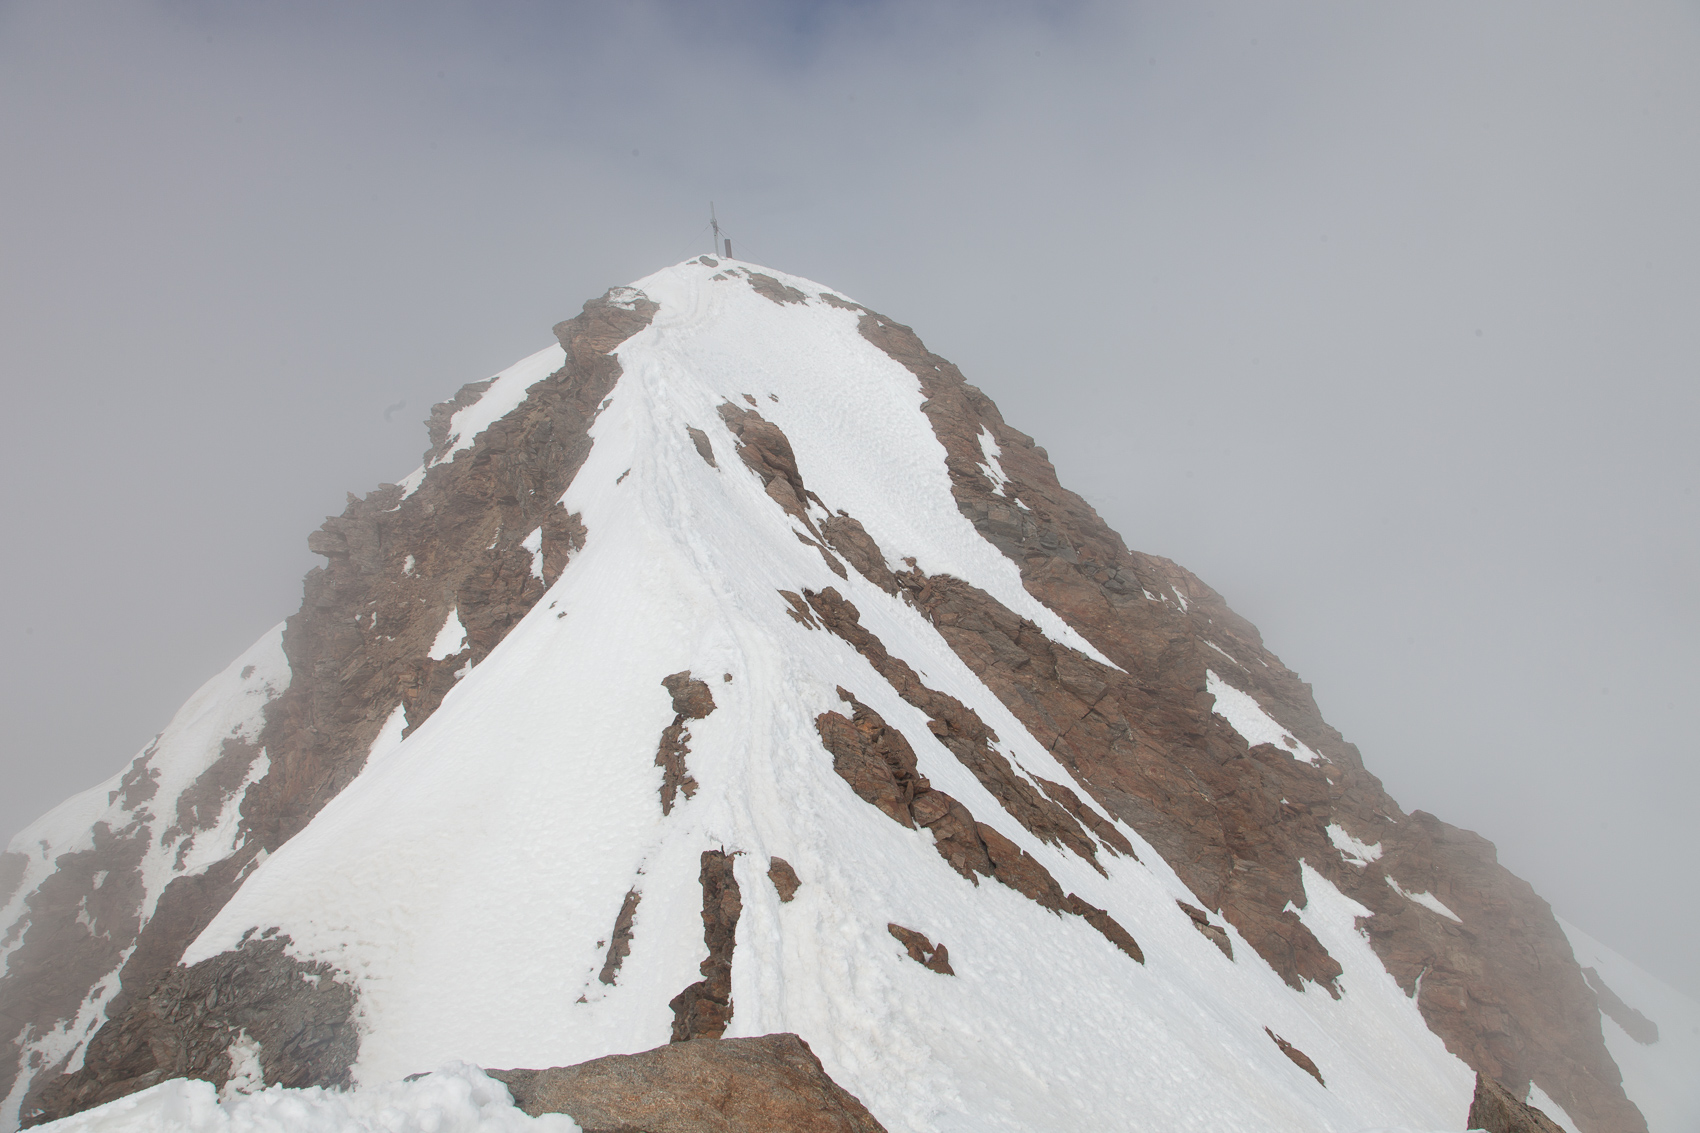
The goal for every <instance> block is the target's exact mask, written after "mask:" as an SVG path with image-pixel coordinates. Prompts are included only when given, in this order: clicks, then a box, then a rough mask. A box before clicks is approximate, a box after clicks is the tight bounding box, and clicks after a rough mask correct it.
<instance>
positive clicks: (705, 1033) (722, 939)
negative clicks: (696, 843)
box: [668, 850, 744, 1043]
mask: <svg viewBox="0 0 1700 1133" xmlns="http://www.w3.org/2000/svg"><path fill="white" fill-rule="evenodd" d="M701 880H702V939H703V943H704V944H706V945H708V959H706V960H704V961H703V962H702V964H701V965H700V967H699V970H700V971H701V972H702V979H700V980H698V981H697V982H696V983H694V984H692V985H691V986H690V987H687V988H686V989H685V990H684V991H681V992H680V993H679V994H678V995H676V996H674V997H673V1001H672V1002H671V1003H669V1004H668V1006H669V1007H671V1008H672V1009H673V1041H674V1042H676V1043H682V1042H685V1041H687V1040H689V1039H700V1038H711V1039H717V1038H719V1037H720V1036H721V1035H723V1034H725V1033H726V1025H727V1024H728V1023H730V1022H731V1021H732V946H733V944H734V943H736V941H737V936H738V917H739V915H740V914H742V912H743V911H744V902H743V900H742V897H741V895H740V893H739V891H738V879H737V878H736V877H735V876H734V875H733V872H732V855H730V854H727V853H725V852H723V851H720V850H704V851H703V855H702V873H701Z"/></svg>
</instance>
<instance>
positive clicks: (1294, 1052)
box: [1263, 1027, 1328, 1088]
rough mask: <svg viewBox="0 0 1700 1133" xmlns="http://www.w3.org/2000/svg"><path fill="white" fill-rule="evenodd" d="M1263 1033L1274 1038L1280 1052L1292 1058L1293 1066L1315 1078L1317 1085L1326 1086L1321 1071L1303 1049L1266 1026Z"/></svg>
mask: <svg viewBox="0 0 1700 1133" xmlns="http://www.w3.org/2000/svg"><path fill="white" fill-rule="evenodd" d="M1263 1033H1264V1034H1266V1035H1268V1036H1269V1037H1270V1038H1271V1039H1273V1040H1274V1042H1275V1045H1276V1046H1278V1047H1280V1048H1281V1053H1282V1054H1284V1055H1286V1056H1287V1057H1288V1058H1290V1059H1292V1060H1293V1065H1294V1066H1297V1067H1298V1068H1299V1069H1300V1070H1303V1071H1304V1072H1305V1073H1306V1074H1309V1075H1310V1076H1311V1077H1312V1078H1315V1079H1316V1084H1317V1085H1319V1086H1322V1087H1324V1088H1326V1087H1327V1086H1328V1083H1327V1082H1324V1081H1323V1080H1322V1071H1320V1070H1318V1069H1317V1068H1316V1063H1314V1062H1312V1061H1311V1059H1310V1055H1308V1054H1306V1053H1305V1052H1304V1051H1302V1050H1300V1049H1299V1048H1298V1047H1296V1046H1294V1045H1293V1044H1292V1043H1290V1042H1288V1041H1287V1040H1286V1039H1284V1038H1282V1037H1281V1036H1280V1035H1278V1034H1276V1033H1275V1032H1274V1031H1271V1030H1270V1029H1269V1028H1268V1027H1265V1028H1263Z"/></svg>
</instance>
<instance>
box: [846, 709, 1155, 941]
mask: <svg viewBox="0 0 1700 1133" xmlns="http://www.w3.org/2000/svg"><path fill="white" fill-rule="evenodd" d="M838 695H839V697H840V698H841V699H842V700H844V701H845V702H847V703H848V704H849V705H850V706H851V710H852V712H853V713H854V714H853V716H852V717H851V718H849V719H846V718H845V717H843V716H841V715H839V714H838V713H836V712H823V713H821V714H820V715H819V716H817V717H816V718H815V727H816V729H817V730H818V731H819V732H820V737H821V744H822V746H823V747H825V748H826V750H827V751H828V752H829V753H831V755H832V766H833V770H835V771H837V772H838V774H839V775H840V777H842V778H843V779H844V781H845V782H846V783H848V784H849V785H850V789H851V790H853V791H855V792H856V795H857V796H858V797H859V798H861V799H862V800H863V801H864V802H868V803H872V804H873V805H874V806H876V807H878V808H879V809H880V810H881V811H883V812H884V813H885V814H886V815H887V816H888V817H890V818H891V819H892V820H894V821H896V822H901V823H902V824H903V825H905V826H909V827H911V828H913V827H915V826H921V827H924V828H925V829H927V830H928V831H930V832H931V833H932V835H933V848H934V849H936V850H937V851H938V852H939V856H940V857H942V858H944V860H945V861H946V862H948V863H949V864H950V867H951V868H952V869H954V870H956V872H957V873H960V874H961V875H962V876H963V877H965V878H967V879H968V880H969V881H971V882H973V883H974V884H975V885H978V884H979V883H980V882H979V879H980V878H982V877H988V876H989V877H993V878H996V879H997V880H998V881H1000V882H1002V883H1003V884H1005V885H1007V886H1009V887H1010V888H1011V889H1014V890H1015V891H1016V892H1018V893H1021V894H1022V895H1024V896H1026V897H1028V898H1030V899H1032V900H1033V901H1035V902H1037V903H1038V904H1040V905H1043V906H1044V907H1045V908H1047V909H1050V910H1051V911H1052V912H1061V913H1071V914H1073V915H1075V916H1078V917H1083V918H1085V920H1086V922H1087V923H1088V924H1090V925H1091V926H1092V927H1093V928H1095V929H1097V930H1098V931H1099V932H1101V933H1103V934H1104V937H1105V938H1106V939H1107V940H1109V942H1110V943H1111V944H1114V945H1115V946H1116V947H1117V948H1120V949H1121V950H1122V951H1123V952H1125V953H1127V954H1128V955H1129V956H1131V957H1133V958H1134V959H1135V960H1138V961H1139V962H1140V963H1144V962H1145V956H1144V954H1143V953H1142V952H1141V951H1140V949H1139V945H1138V943H1136V942H1135V941H1134V939H1133V936H1132V934H1130V933H1129V932H1128V931H1127V930H1126V929H1124V928H1122V926H1121V925H1119V924H1117V923H1116V922H1115V920H1114V919H1113V918H1112V917H1111V916H1110V914H1109V913H1107V912H1105V911H1104V910H1103V909H1100V908H1097V907H1096V906H1093V905H1089V904H1087V903H1086V902H1085V901H1083V900H1081V899H1080V898H1079V897H1077V896H1075V895H1074V894H1072V893H1071V894H1069V895H1067V896H1066V897H1065V896H1064V895H1063V891H1062V887H1061V886H1060V885H1058V884H1057V881H1056V878H1054V877H1052V876H1051V873H1050V871H1049V870H1047V869H1046V868H1045V867H1044V866H1042V865H1040V864H1039V862H1038V861H1037V860H1036V859H1035V858H1034V857H1033V856H1032V855H1031V854H1029V853H1027V852H1026V851H1025V850H1023V849H1021V847H1019V846H1017V845H1016V844H1015V843H1014V842H1012V841H1010V840H1009V839H1008V838H1006V837H1004V835H1002V834H1000V833H999V832H998V831H997V830H995V829H994V828H992V827H990V826H987V825H986V824H985V823H983V822H976V821H975V820H974V816H973V815H972V814H970V813H969V811H968V808H967V807H965V806H963V805H962V804H961V803H960V802H958V801H957V800H956V799H954V798H952V797H951V796H950V795H947V794H946V793H945V792H943V791H936V790H934V789H933V787H932V785H931V784H930V783H929V782H928V781H927V780H926V778H925V777H924V776H922V775H919V774H917V773H916V770H915V751H914V749H913V748H912V747H910V746H909V741H908V740H907V739H906V738H905V737H904V735H903V733H902V732H899V731H898V730H897V729H895V728H893V727H891V726H890V725H889V724H887V723H886V722H885V719H884V718H883V717H881V716H880V714H879V713H877V712H875V711H874V710H873V709H871V708H869V707H868V706H867V705H865V704H863V703H862V702H861V701H859V700H857V699H856V698H855V697H854V696H852V695H851V694H850V693H848V692H846V691H845V690H844V689H842V688H840V689H839V690H838Z"/></svg>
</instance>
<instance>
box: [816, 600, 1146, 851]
mask: <svg viewBox="0 0 1700 1133" xmlns="http://www.w3.org/2000/svg"><path fill="white" fill-rule="evenodd" d="M803 597H804V599H805V600H806V601H807V602H808V604H809V607H810V608H811V609H812V610H813V611H814V613H815V616H816V617H817V618H818V619H819V621H820V624H821V625H822V626H824V627H825V628H827V629H828V630H830V631H832V632H833V633H835V634H837V635H838V636H839V637H841V638H843V639H844V640H845V641H847V642H849V644H850V645H852V646H853V647H854V648H855V649H856V651H857V652H858V653H860V654H861V655H862V656H863V657H865V658H867V659H868V662H869V663H870V664H871V665H873V667H874V670H875V671H876V672H878V673H879V674H880V676H882V677H884V678H885V679H886V680H887V681H888V682H890V684H891V687H892V688H894V689H896V690H897V694H898V695H899V696H901V697H902V698H903V699H904V700H906V701H908V702H909V703H910V704H912V705H914V706H915V707H916V708H919V709H920V710H921V711H922V712H925V713H926V714H927V716H928V727H929V728H930V729H931V731H932V733H933V735H934V736H936V737H937V738H938V741H939V742H940V743H941V744H943V745H944V746H945V748H946V749H948V750H949V751H950V753H951V754H952V755H954V756H956V758H957V759H958V760H959V761H961V763H962V765H963V766H964V767H966V768H968V770H970V771H972V772H973V773H974V777H975V778H976V779H978V780H979V781H980V785H981V786H983V787H985V788H986V790H987V791H989V792H990V793H991V795H992V797H993V798H995V799H997V800H998V802H999V803H1001V804H1002V805H1003V808H1004V809H1005V810H1006V811H1008V812H1009V813H1010V815H1011V816H1012V817H1013V818H1015V819H1016V821H1018V822H1020V823H1021V825H1022V826H1024V827H1026V828H1027V829H1028V830H1029V831H1031V832H1032V833H1033V834H1034V836H1035V837H1038V838H1040V839H1042V840H1043V841H1046V842H1051V843H1053V844H1057V845H1062V846H1066V847H1068V848H1069V849H1071V850H1073V851H1074V852H1075V853H1077V854H1079V855H1080V856H1081V857H1082V858H1084V859H1086V860H1087V861H1088V862H1091V863H1092V865H1093V866H1095V867H1097V868H1098V870H1099V872H1100V873H1101V872H1103V867H1102V866H1100V865H1099V864H1098V857H1097V855H1098V844H1097V843H1096V842H1094V841H1093V839H1092V837H1091V835H1090V834H1088V833H1087V832H1086V830H1085V829H1084V828H1083V827H1082V826H1081V824H1080V822H1079V820H1077V819H1076V818H1075V817H1074V816H1073V815H1072V814H1070V813H1069V811H1068V810H1067V809H1066V808H1065V807H1063V806H1061V805H1059V804H1058V803H1057V802H1055V801H1054V800H1052V799H1050V798H1048V797H1046V796H1045V795H1044V794H1042V793H1041V792H1040V791H1039V790H1037V789H1036V788H1034V786H1033V785H1032V784H1031V783H1029V782H1028V781H1027V780H1026V779H1024V778H1022V777H1021V776H1019V775H1017V774H1016V773H1015V769H1014V768H1012V767H1011V766H1010V765H1009V760H1008V759H1007V758H1005V756H1004V755H1003V753H1002V752H1000V751H998V750H997V748H995V747H993V746H992V745H993V744H995V743H996V742H997V739H998V736H997V733H996V732H994V731H992V729H991V728H989V727H987V726H986V723H985V721H983V720H981V719H980V714H979V713H977V712H975V711H974V710H973V709H972V708H969V707H968V706H967V705H965V704H963V703H962V702H961V701H960V700H958V699H956V697H954V696H951V695H950V694H948V693H942V692H937V691H935V690H933V689H930V688H928V687H927V686H926V685H924V684H922V683H921V678H920V675H919V674H918V673H916V672H915V670H914V669H913V668H912V667H911V666H910V665H909V664H908V663H907V662H905V661H903V660H902V659H901V658H898V657H893V656H892V655H891V654H890V653H889V652H888V651H887V650H886V648H885V645H884V644H883V643H882V642H881V641H880V640H879V638H878V637H876V636H875V635H874V634H873V633H871V632H870V631H868V630H867V629H865V628H864V627H863V626H862V624H861V612H860V611H859V610H857V609H856V606H855V604H854V603H851V602H849V601H846V600H845V598H844V596H843V595H841V594H839V593H838V591H837V590H836V589H834V588H833V587H830V586H829V587H827V588H826V589H824V590H821V591H814V590H804V591H803ZM1075 804H1076V805H1077V806H1078V805H1079V800H1078V799H1076V800H1075ZM1122 845H1124V846H1125V845H1127V843H1126V841H1125V839H1124V840H1122ZM1129 849H1131V847H1129Z"/></svg>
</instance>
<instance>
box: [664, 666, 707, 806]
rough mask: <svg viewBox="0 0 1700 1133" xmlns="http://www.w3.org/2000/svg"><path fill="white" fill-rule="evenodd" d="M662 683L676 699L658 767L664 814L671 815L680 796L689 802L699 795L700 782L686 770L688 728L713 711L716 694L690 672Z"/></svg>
mask: <svg viewBox="0 0 1700 1133" xmlns="http://www.w3.org/2000/svg"><path fill="white" fill-rule="evenodd" d="M661 683H662V685H663V686H665V687H666V689H667V691H668V693H670V694H671V695H672V697H673V722H672V723H671V724H669V725H667V727H666V728H664V729H662V732H661V743H660V745H659V746H658V747H657V748H656V749H655V766H657V767H659V768H661V813H662V814H671V813H673V804H674V802H675V801H676V800H677V799H678V797H679V792H681V791H683V792H684V794H685V797H686V798H687V799H688V798H690V797H691V796H692V795H694V794H696V793H697V781H696V780H695V779H693V778H691V773H690V770H689V768H687V767H686V766H685V756H687V755H689V754H690V753H691V748H690V743H689V741H690V738H691V733H690V728H689V727H688V724H689V722H690V721H692V720H703V719H707V717H708V714H709V713H710V712H713V711H714V694H713V693H712V692H710V691H709V688H708V685H706V684H704V683H703V682H702V681H699V680H697V679H696V678H694V677H692V676H691V671H690V670H689V669H686V670H685V671H684V672H682V673H673V674H671V675H669V676H666V677H663V678H662V679H661Z"/></svg>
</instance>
